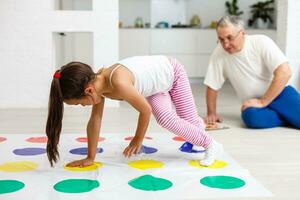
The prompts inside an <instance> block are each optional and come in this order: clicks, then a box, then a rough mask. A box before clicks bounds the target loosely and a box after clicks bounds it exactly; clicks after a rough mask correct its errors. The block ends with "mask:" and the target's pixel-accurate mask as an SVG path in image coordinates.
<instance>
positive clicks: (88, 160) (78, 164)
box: [66, 158, 94, 167]
mask: <svg viewBox="0 0 300 200" xmlns="http://www.w3.org/2000/svg"><path fill="white" fill-rule="evenodd" d="M93 163H94V160H93V159H91V158H85V159H81V160H75V161H73V162H70V163H68V164H67V165H66V166H67V167H87V166H90V165H92V164H93Z"/></svg>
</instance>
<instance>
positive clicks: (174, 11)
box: [150, 0, 187, 27]
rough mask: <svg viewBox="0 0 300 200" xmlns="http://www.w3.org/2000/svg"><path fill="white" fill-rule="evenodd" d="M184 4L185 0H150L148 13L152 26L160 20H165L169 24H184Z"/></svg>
mask: <svg viewBox="0 0 300 200" xmlns="http://www.w3.org/2000/svg"><path fill="white" fill-rule="evenodd" d="M186 5H187V1H186V0H175V1H174V0H152V1H151V13H150V16H151V24H152V27H155V25H156V24H157V23H158V22H161V21H166V22H168V23H169V25H172V24H178V23H181V24H186V22H187V21H186V20H187V19H186V17H187V13H186V12H187V10H186V8H187V7H186Z"/></svg>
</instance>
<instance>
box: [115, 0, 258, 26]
mask: <svg viewBox="0 0 300 200" xmlns="http://www.w3.org/2000/svg"><path fill="white" fill-rule="evenodd" d="M226 1H227V0H119V2H120V21H122V22H123V25H124V26H129V25H130V26H132V25H134V20H135V18H136V17H142V18H143V19H144V22H150V21H152V27H154V26H155V23H156V22H157V21H158V20H157V18H159V17H160V15H162V16H164V20H165V19H167V20H169V22H170V23H171V24H173V23H177V21H184V20H185V21H186V23H188V24H189V22H190V19H191V18H192V16H193V15H195V14H196V15H199V17H200V18H201V22H202V25H203V26H204V27H205V26H209V25H210V23H211V21H216V20H218V19H220V17H222V16H224V15H227V13H226V7H225V2H226ZM258 1H259V0H239V1H238V6H239V8H240V10H242V11H244V14H243V15H241V17H242V18H243V19H244V20H245V22H247V20H248V19H249V17H250V8H249V6H250V5H252V4H254V3H257V2H258ZM167 3H168V4H169V6H166V4H167ZM183 4H185V5H183ZM153 6H155V8H154V7H153ZM180 9H181V10H180ZM183 9H185V10H183ZM150 11H151V12H150ZM174 12H176V13H177V14H174ZM156 13H158V14H156ZM151 15H153V16H151ZM182 15H185V16H182ZM170 16H173V18H171V19H170ZM151 18H153V19H151Z"/></svg>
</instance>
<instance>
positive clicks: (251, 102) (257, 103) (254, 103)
mask: <svg viewBox="0 0 300 200" xmlns="http://www.w3.org/2000/svg"><path fill="white" fill-rule="evenodd" d="M249 107H254V108H262V107H265V105H264V103H263V101H262V100H261V99H248V100H246V101H244V103H243V105H242V108H241V110H242V111H244V110H246V109H247V108H249Z"/></svg>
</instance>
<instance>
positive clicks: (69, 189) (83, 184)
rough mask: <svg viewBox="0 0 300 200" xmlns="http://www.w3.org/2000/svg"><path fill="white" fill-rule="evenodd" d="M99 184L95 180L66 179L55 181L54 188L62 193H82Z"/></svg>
mask: <svg viewBox="0 0 300 200" xmlns="http://www.w3.org/2000/svg"><path fill="white" fill-rule="evenodd" d="M99 186H100V184H99V182H98V181H97V180H89V179H67V180H63V181H60V182H58V183H56V184H55V185H54V189H55V190H56V191H58V192H64V193H83V192H89V191H91V190H93V189H95V188H97V187H99Z"/></svg>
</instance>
